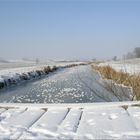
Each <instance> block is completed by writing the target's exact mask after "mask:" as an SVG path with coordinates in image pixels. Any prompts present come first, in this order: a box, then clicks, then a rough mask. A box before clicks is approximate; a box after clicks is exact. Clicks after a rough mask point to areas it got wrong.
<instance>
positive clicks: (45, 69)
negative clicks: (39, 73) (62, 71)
mask: <svg viewBox="0 0 140 140" xmlns="http://www.w3.org/2000/svg"><path fill="white" fill-rule="evenodd" d="M43 71H44V72H45V73H46V74H48V73H49V72H50V71H51V68H50V66H47V67H44V69H43Z"/></svg>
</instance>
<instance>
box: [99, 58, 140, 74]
mask: <svg viewBox="0 0 140 140" xmlns="http://www.w3.org/2000/svg"><path fill="white" fill-rule="evenodd" d="M106 65H109V66H111V67H112V68H114V69H115V70H117V71H123V72H127V73H130V74H140V59H139V58H137V59H129V60H120V61H107V62H104V63H100V64H99V66H106Z"/></svg>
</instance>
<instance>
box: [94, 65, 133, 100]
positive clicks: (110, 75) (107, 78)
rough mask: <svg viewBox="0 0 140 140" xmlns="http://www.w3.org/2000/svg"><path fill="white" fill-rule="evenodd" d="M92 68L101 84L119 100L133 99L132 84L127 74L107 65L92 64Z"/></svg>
mask: <svg viewBox="0 0 140 140" xmlns="http://www.w3.org/2000/svg"><path fill="white" fill-rule="evenodd" d="M92 68H93V71H95V72H97V73H98V74H99V76H100V79H101V81H100V83H101V85H102V86H103V87H104V88H106V89H107V90H108V91H111V92H112V93H113V94H114V95H115V96H116V97H118V99H119V101H123V100H126V99H128V100H134V97H135V92H134V91H135V90H134V86H133V85H131V84H130V81H129V80H131V79H129V74H125V73H122V72H117V71H116V70H114V69H113V68H111V67H110V66H108V65H107V66H106V65H104V66H102V65H99V66H98V65H96V64H92ZM131 78H132V77H131ZM128 79H129V80H128ZM126 80H128V81H126Z"/></svg>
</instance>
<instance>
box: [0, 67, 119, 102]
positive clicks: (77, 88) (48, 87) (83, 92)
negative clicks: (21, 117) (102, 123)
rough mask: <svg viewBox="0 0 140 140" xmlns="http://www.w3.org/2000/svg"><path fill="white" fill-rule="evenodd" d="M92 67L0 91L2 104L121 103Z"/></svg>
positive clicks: (58, 72) (50, 76) (49, 76)
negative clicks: (104, 85)
mask: <svg viewBox="0 0 140 140" xmlns="http://www.w3.org/2000/svg"><path fill="white" fill-rule="evenodd" d="M99 81H100V79H99V76H98V75H97V74H96V73H94V72H93V71H92V69H91V67H90V66H78V67H73V68H66V69H62V70H58V71H57V72H55V73H52V74H50V75H48V76H46V77H44V78H42V79H39V80H35V81H31V82H27V83H22V84H21V85H19V86H16V87H10V88H9V89H4V90H1V91H0V102H11V103H13V102H14V103H92V102H102V101H117V98H116V97H115V96H113V95H112V94H111V93H109V92H108V91H106V89H104V88H103V87H102V86H101V85H100V84H99Z"/></svg>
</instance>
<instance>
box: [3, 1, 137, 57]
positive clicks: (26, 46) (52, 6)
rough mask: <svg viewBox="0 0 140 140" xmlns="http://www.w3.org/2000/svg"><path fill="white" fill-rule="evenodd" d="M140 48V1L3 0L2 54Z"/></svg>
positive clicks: (85, 53)
mask: <svg viewBox="0 0 140 140" xmlns="http://www.w3.org/2000/svg"><path fill="white" fill-rule="evenodd" d="M135 47H140V1H135V0H128V1H126V0H122V1H120V0H118V1H117V0H112V1H111V0H110V1H109V0H104V1H103V0H99V1H96V0H81V1H80V0H71V1H70V0H65V1H64V0H40V1H39V0H34V1H33V0H0V57H2V58H6V59H20V58H29V59H34V58H40V59H43V60H47V59H54V60H64V59H67V60H68V59H94V58H97V59H110V58H112V57H113V56H115V55H116V56H118V57H121V56H122V55H124V54H126V53H127V52H129V51H132V50H133V49H134V48H135Z"/></svg>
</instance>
